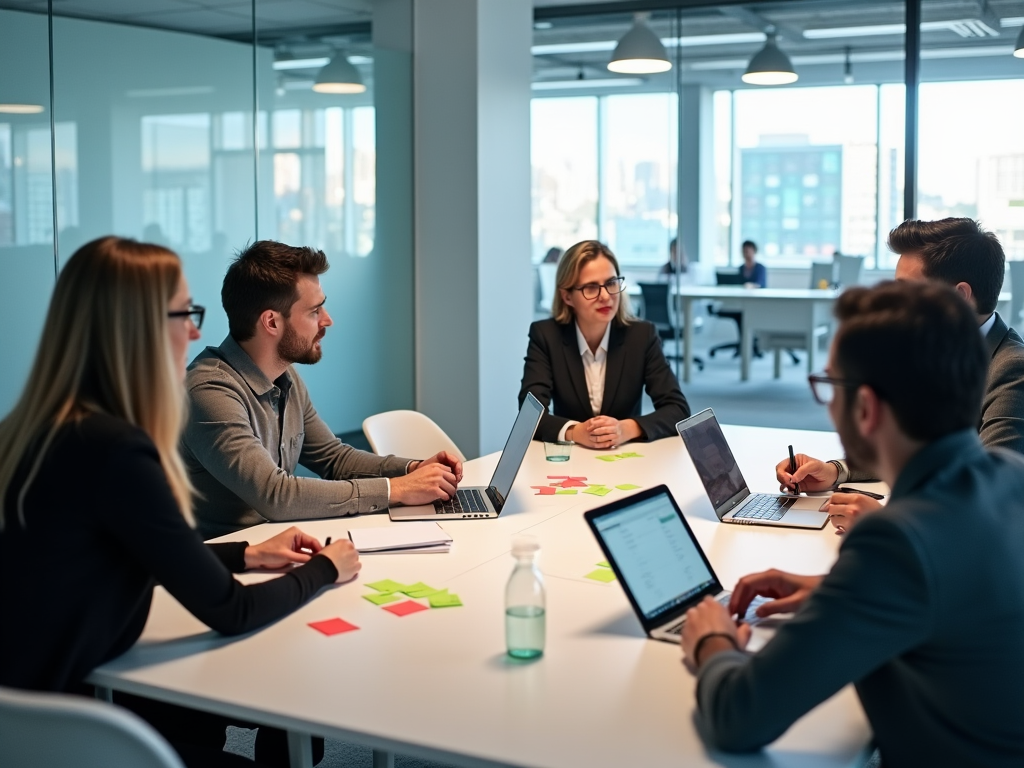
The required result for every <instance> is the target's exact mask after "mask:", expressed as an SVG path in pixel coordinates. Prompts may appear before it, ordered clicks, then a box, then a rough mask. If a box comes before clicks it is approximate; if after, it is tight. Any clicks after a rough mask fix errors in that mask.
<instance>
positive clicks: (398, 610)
mask: <svg viewBox="0 0 1024 768" xmlns="http://www.w3.org/2000/svg"><path fill="white" fill-rule="evenodd" d="M384 610H385V611H388V612H389V613H393V614H395V616H408V615H409V614H410V613H419V612H420V611H427V610H430V609H429V608H427V606H425V605H423V603H417V602H413V601H412V600H406V601H405V602H404V603H395V604H394V605H385V606H384Z"/></svg>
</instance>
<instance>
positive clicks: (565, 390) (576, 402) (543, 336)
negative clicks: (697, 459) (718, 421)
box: [519, 319, 690, 442]
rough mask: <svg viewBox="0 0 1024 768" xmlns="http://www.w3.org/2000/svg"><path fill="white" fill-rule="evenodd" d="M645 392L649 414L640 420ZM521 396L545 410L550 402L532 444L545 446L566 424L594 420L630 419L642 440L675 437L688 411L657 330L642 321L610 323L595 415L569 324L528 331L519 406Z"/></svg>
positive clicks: (539, 325)
mask: <svg viewBox="0 0 1024 768" xmlns="http://www.w3.org/2000/svg"><path fill="white" fill-rule="evenodd" d="M645 387H646V389H647V394H648V395H650V398H651V400H652V401H653V403H654V408H655V411H654V413H649V414H646V415H644V416H641V415H640V402H641V397H642V395H643V390H644V388H645ZM527 392H532V393H533V396H534V397H536V398H537V399H538V400H540V401H541V403H543V404H544V405H545V406H547V405H549V404H550V403H552V402H553V403H554V414H553V415H552V414H550V413H545V414H544V416H543V417H542V418H541V421H540V426H538V427H537V433H536V439H537V440H545V441H549V442H550V441H552V440H557V439H558V433H559V431H560V430H561V429H562V426H563V425H564V424H565V423H566V422H567V421H580V422H583V421H586V420H587V419H590V418H593V417H594V416H599V415H605V416H611V417H613V418H616V419H620V420H621V419H636V422H637V424H639V425H640V429H641V430H642V431H643V438H642V439H644V440H657V439H658V438H661V437H669V436H670V435H674V434H676V422H678V421H680V420H681V419H685V418H686V417H687V416H689V415H690V406H689V404H688V403H687V402H686V398H685V397H684V396H683V393H682V390H680V389H679V382H678V381H677V380H676V377H675V374H673V373H672V369H671V368H669V365H668V361H667V360H665V355H664V353H663V352H662V351H661V339H660V338H659V337H658V332H657V330H656V329H655V327H654V326H653V325H652V324H651V323H647V322H644V321H642V320H635V321H633V322H631V323H630V324H629V325H619V324H618V323H615V322H614V321H613V323H612V330H611V333H610V334H609V337H608V361H607V363H606V365H605V380H604V398H603V400H602V403H601V413H600V414H596V413H594V411H593V409H592V408H591V407H590V395H589V393H588V391H587V376H586V373H585V372H584V369H583V358H582V356H581V355H580V348H579V342H578V341H577V340H576V323H574V322H572V323H564V324H562V323H556V322H555V321H554V320H553V319H548V320H539V321H537V322H535V323H533V325H531V326H530V346H529V348H528V349H527V351H526V365H525V367H524V369H523V383H522V387H521V389H520V390H519V405H520V407H522V404H523V400H525V399H526V393H527Z"/></svg>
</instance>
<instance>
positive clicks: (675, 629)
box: [665, 592, 769, 637]
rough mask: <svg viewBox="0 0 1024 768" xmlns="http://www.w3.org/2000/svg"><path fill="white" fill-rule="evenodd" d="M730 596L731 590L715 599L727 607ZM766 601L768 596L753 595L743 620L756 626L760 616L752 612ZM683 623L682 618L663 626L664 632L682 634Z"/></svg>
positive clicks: (684, 620)
mask: <svg viewBox="0 0 1024 768" xmlns="http://www.w3.org/2000/svg"><path fill="white" fill-rule="evenodd" d="M731 597H732V593H731V592H723V593H722V594H720V595H719V596H718V597H716V598H715V601H716V602H718V603H721V604H722V605H723V606H725V607H726V608H728V607H729V598H731ZM768 601H769V598H767V597H755V598H754V599H753V600H751V601H750V607H748V608H747V615H746V616H744V617H743V620H744V621H746V622H747V623H748V624H750V625H751V626H756V625H757V624H759V623H760V622H761V617H760V616H758V615H757V614H756V613H754V611H756V610H757V607H758V606H759V605H764V604H765V603H767V602H768ZM685 623H686V619H685V618H682V619H680V620H679V621H678V622H677V623H675V624H673V625H672V626H671V627H665V632H666V634H669V635H676V636H677V637H678V636H679V635H682V634H683V624H685Z"/></svg>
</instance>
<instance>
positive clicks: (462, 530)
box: [90, 427, 870, 768]
mask: <svg viewBox="0 0 1024 768" xmlns="http://www.w3.org/2000/svg"><path fill="white" fill-rule="evenodd" d="M725 431H726V434H727V436H728V438H729V441H730V444H731V446H732V448H733V451H734V453H735V454H736V457H737V461H738V462H739V464H740V466H741V468H742V469H743V471H744V473H745V475H746V479H747V482H748V484H749V485H750V487H751V488H752V489H753V490H766V491H771V490H775V489H776V488H777V485H776V484H775V483H774V464H775V462H776V461H778V460H780V459H782V458H783V457H784V456H785V455H786V450H787V445H789V444H790V443H792V444H793V445H794V448H795V449H796V450H797V451H798V452H803V453H808V454H811V455H817V456H820V457H822V458H827V457H831V456H837V455H840V448H839V444H838V439H837V438H836V436H835V435H834V434H832V433H824V432H803V431H795V430H794V431H785V430H774V429H762V428H756V427H726V428H725ZM621 450H634V451H636V452H638V453H641V454H643V458H634V459H625V460H621V461H616V462H612V463H606V462H603V461H598V460H596V459H595V458H594V456H595V452H593V451H589V450H587V449H584V448H581V447H579V446H576V447H574V449H573V455H572V458H571V460H570V461H569V462H566V463H561V464H556V463H549V462H546V461H545V460H544V456H543V446H542V445H541V444H540V443H536V442H535V443H533V444H532V445H531V447H530V452H529V454H528V455H527V458H526V461H525V462H524V465H523V467H522V470H521V472H520V475H519V477H518V478H517V481H516V484H515V488H514V489H513V491H512V493H511V494H510V498H509V502H508V504H507V505H506V508H505V510H504V511H503V513H502V515H501V516H500V517H499V518H498V519H496V520H453V521H447V522H445V523H444V524H443V527H444V528H445V530H447V531H448V532H449V533H450V534H451V535H452V536H453V538H454V543H453V546H452V550H451V552H450V553H448V554H419V555H366V556H364V557H363V564H364V565H363V570H362V572H361V573H360V575H359V577H358V579H357V580H356V581H354V582H352V583H349V584H345V585H341V586H336V587H333V588H330V589H327V590H324V591H323V592H322V593H321V594H319V595H318V596H317V597H316V598H315V599H313V600H312V601H311V602H310V603H308V604H307V605H305V606H304V607H303V608H301V609H300V610H298V611H297V612H296V613H294V614H293V615H291V616H289V617H287V618H285V619H283V620H281V621H278V622H277V623H275V624H273V625H271V626H270V627H267V628H265V629H263V630H261V631H259V632H254V633H251V634H249V635H244V636H242V637H237V638H225V637H221V636H219V635H216V634H215V633H213V632H211V631H210V630H208V629H207V628H206V627H205V626H204V625H203V624H201V623H200V622H199V621H197V620H196V619H194V618H193V617H192V616H191V615H189V614H188V613H187V612H185V610H184V609H183V608H181V606H180V605H178V603H177V602H176V601H174V600H173V599H172V598H170V597H169V596H168V595H167V594H166V592H164V591H163V590H162V589H159V588H158V589H157V593H156V596H155V599H154V604H153V610H152V612H151V614H150V620H149V622H148V624H147V625H146V628H145V631H144V634H143V636H142V638H141V639H140V641H139V642H138V643H137V644H136V646H135V647H134V648H133V649H131V650H130V651H129V652H128V653H126V654H125V655H124V656H122V657H120V658H119V659H116V660H115V661H113V662H111V663H109V664H106V665H104V666H103V667H101V668H99V669H97V670H96V671H95V672H94V673H93V675H92V676H91V678H90V679H91V681H92V682H93V683H95V684H97V685H101V686H107V687H110V688H113V689H115V690H125V691H129V692H133V693H138V694H142V695H148V696H151V697H153V698H158V699H162V700H165V701H171V702H175V703H179V704H184V705H188V706H193V707H196V708H200V709H207V710H212V711H217V712H222V713H224V714H226V715H229V716H236V717H242V718H246V719H252V720H256V721H260V722H265V723H268V724H271V725H277V726H280V727H285V728H291V729H293V730H298V731H305V732H313V733H316V734H319V735H325V736H329V737H334V738H340V739H347V740H350V741H354V742H357V743H360V744H364V745H367V746H371V747H373V748H375V749H379V750H390V751H394V752H398V753H400V754H407V755H418V756H423V757H427V758H433V759H438V760H444V761H447V762H449V763H454V764H459V765H517V766H538V767H539V766H544V767H548V766H550V767H551V768H555V767H556V766H577V765H579V766H587V767H588V768H601V767H602V766H608V768H613V767H614V768H620V767H621V766H626V765H636V766H641V765H645V766H656V765H669V764H672V765H687V766H689V765H695V766H704V765H727V766H741V765H742V766H754V765H757V766H762V765H763V766H769V765H770V766H794V768H796V767H797V766H801V767H802V766H847V765H855V764H859V762H860V761H861V760H862V759H863V757H864V748H865V745H866V744H867V742H868V740H869V737H870V733H869V729H868V726H867V723H866V721H865V718H864V715H863V712H862V711H861V709H860V706H859V704H858V702H857V699H856V696H855V694H854V692H853V690H852V689H851V688H847V689H845V690H843V691H841V692H840V693H839V694H838V695H836V696H835V697H833V698H832V699H830V700H829V701H827V702H826V703H824V704H823V705H821V706H820V707H818V708H817V709H815V710H814V711H812V712H811V713H809V714H808V715H807V716H805V717H804V718H802V719H801V720H800V721H798V722H797V723H796V724H795V725H794V726H793V727H792V728H791V729H790V730H789V731H788V732H787V733H786V734H785V735H784V736H783V737H782V738H780V739H779V740H778V741H776V742H775V743H774V744H772V745H771V746H770V747H769V748H768V749H767V750H766V751H765V752H763V753H760V754H756V755H725V754H722V753H718V752H715V751H710V750H708V749H707V747H706V746H705V745H704V744H703V742H702V741H701V740H700V738H699V736H698V735H697V732H696V730H695V726H694V723H693V713H694V686H695V681H694V678H693V677H692V676H691V675H690V673H689V672H687V671H686V670H685V669H684V668H683V666H682V664H681V663H680V658H681V654H680V650H679V648H678V647H676V646H673V645H670V644H668V643H663V642H657V641H653V640H648V639H647V638H646V637H645V636H644V635H643V632H642V630H641V628H640V625H639V623H638V622H637V620H636V618H635V616H634V615H633V613H632V610H631V609H630V607H629V604H628V602H627V600H626V597H625V595H624V594H623V592H622V589H621V588H620V586H619V585H618V584H617V583H615V582H613V583H611V584H601V583H598V582H594V581H591V580H588V579H585V578H583V576H584V574H586V573H588V572H590V571H591V570H593V569H594V567H595V565H596V563H597V562H598V561H599V560H601V559H602V558H603V556H602V554H601V552H600V549H599V548H598V547H597V545H596V543H595V542H594V539H593V537H592V535H591V534H590V532H589V529H588V528H587V526H586V524H585V522H584V521H583V517H582V515H583V512H584V511H585V510H586V509H589V508H592V507H594V506H598V505H600V504H602V503H605V502H607V501H611V500H613V499H615V498H620V497H622V496H623V495H625V493H626V492H623V491H618V490H616V491H613V493H612V494H610V495H609V496H607V497H605V498H604V499H601V498H599V497H596V496H590V495H583V494H581V495H577V496H555V497H548V496H545V497H541V496H536V495H534V494H535V493H536V492H535V491H534V490H532V489H531V488H530V487H529V486H531V485H541V484H546V483H548V482H550V481H549V480H548V479H547V476H548V475H566V474H571V475H583V476H586V477H587V478H588V479H589V480H590V481H592V482H602V483H605V484H607V485H615V484H624V483H634V484H636V485H640V486H643V487H645V488H646V487H651V486H653V485H656V484H658V483H661V482H664V483H666V484H667V485H668V486H669V487H670V488H671V489H672V492H673V495H675V497H676V499H677V500H678V501H679V504H680V506H681V508H682V509H683V511H684V513H685V514H686V516H687V519H688V520H689V522H690V524H691V526H692V527H693V530H694V532H695V534H696V536H697V537H698V539H699V540H700V543H701V545H702V546H703V547H704V548H705V551H706V552H707V554H708V557H709V559H710V560H711V563H712V565H713V566H714V568H715V569H716V571H717V573H718V576H719V578H720V579H721V581H722V582H723V584H725V585H726V586H731V585H732V584H733V583H734V582H735V580H736V579H737V578H739V577H740V576H742V575H743V574H745V573H748V572H752V571H756V570H761V569H764V568H768V567H780V568H784V569H787V570H791V571H796V572H800V573H820V572H822V571H824V570H826V569H828V568H829V567H830V565H831V564H832V562H833V561H834V559H835V556H836V551H837V547H838V544H839V541H840V540H839V539H838V538H837V537H836V536H835V535H834V534H833V532H832V529H831V528H826V529H825V530H822V531H806V530H796V529H775V528H767V527H765V528H757V527H748V526H732V525H723V524H720V523H718V522H717V519H716V518H715V516H714V513H713V512H712V509H711V505H710V502H709V501H708V500H707V497H706V496H705V494H704V492H703V489H702V488H701V486H700V484H699V481H698V480H697V476H696V473H695V471H694V469H693V465H692V463H691V462H690V460H689V457H688V456H687V454H686V451H685V449H684V447H683V445H682V441H681V440H679V439H678V438H669V439H665V440H661V441H658V442H656V443H650V444H642V443H637V444H631V445H630V446H628V447H627V448H624V449H621ZM496 460H497V456H496V455H491V456H485V457H483V458H480V459H477V460H475V461H472V462H469V463H468V464H467V466H466V477H465V480H464V484H486V483H487V481H488V480H489V479H490V473H491V471H492V470H493V467H494V465H495V463H496ZM391 524H393V523H390V522H389V521H388V518H387V516H381V515H372V516H363V517H359V518H345V519H337V520H325V521H314V522H306V523H302V524H301V527H302V528H304V529H305V530H307V531H309V532H310V533H312V534H314V535H316V536H318V537H320V538H321V539H322V538H323V537H325V536H327V535H331V536H334V537H337V536H343V535H345V532H346V531H347V530H348V529H350V528H355V527H368V526H380V525H391ZM281 527H282V526H280V525H266V526H260V527H257V528H252V529H249V530H248V531H245V532H243V533H241V534H238V535H236V536H234V537H230V538H236V539H248V540H250V541H258V540H262V539H263V538H266V537H267V536H270V535H271V534H273V533H275V532H276V531H278V530H280V529H281ZM520 531H528V532H529V533H531V534H533V535H534V536H536V537H538V539H539V540H540V543H541V555H540V565H541V568H542V570H543V571H544V574H545V578H546V584H547V605H548V623H547V648H546V651H545V654H544V656H543V657H542V658H541V659H540V660H538V661H535V662H530V663H516V662H513V661H511V660H510V659H509V658H508V657H507V656H506V654H505V645H504V588H505V584H506V581H507V579H508V576H509V574H510V572H511V570H512V565H513V561H512V558H511V556H510V555H509V548H510V542H511V538H512V536H513V535H514V534H515V533H517V532H520ZM240 578H242V579H243V580H246V581H252V580H258V579H261V578H266V576H265V575H262V574H246V575H243V576H242V577H240ZM384 578H390V579H395V580H397V581H401V582H405V583H412V582H416V581H424V582H426V583H428V584H430V585H431V586H434V587H437V588H445V587H446V588H448V589H449V590H450V591H452V592H456V593H458V594H459V595H460V596H461V598H462V601H463V603H464V604H465V605H464V606H463V607H460V608H447V609H431V610H429V611H424V612H421V613H417V614H413V615H411V616H406V617H403V618H399V617H396V616H393V615H392V614H390V613H387V612H386V611H384V610H383V609H382V608H379V607H376V606H374V605H372V604H371V603H369V602H368V601H366V600H363V599H362V595H364V594H368V593H370V592H371V591H372V590H370V589H368V588H367V587H366V584H367V583H368V582H372V581H376V580H378V579H384ZM422 602H426V601H422ZM334 617H340V618H342V619H345V620H346V621H349V622H351V623H353V624H356V625H357V626H359V627H360V629H359V630H358V631H355V632H348V633H345V634H340V635H335V636H333V637H326V636H324V635H321V634H320V633H318V632H316V631H314V630H313V629H310V628H309V627H308V626H306V625H307V623H308V622H312V621H319V620H323V619H330V618H334ZM803 672H804V673H805V674H813V670H805V671H803ZM794 684H799V679H798V678H797V679H795V680H794Z"/></svg>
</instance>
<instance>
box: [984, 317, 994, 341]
mask: <svg viewBox="0 0 1024 768" xmlns="http://www.w3.org/2000/svg"><path fill="white" fill-rule="evenodd" d="M995 324H996V313H995V312H993V313H992V314H991V315H989V316H988V320H986V321H985V322H984V323H982V324H981V337H982V338H988V332H989V331H991V330H992V326H993V325H995Z"/></svg>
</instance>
